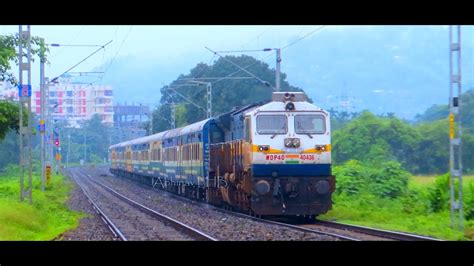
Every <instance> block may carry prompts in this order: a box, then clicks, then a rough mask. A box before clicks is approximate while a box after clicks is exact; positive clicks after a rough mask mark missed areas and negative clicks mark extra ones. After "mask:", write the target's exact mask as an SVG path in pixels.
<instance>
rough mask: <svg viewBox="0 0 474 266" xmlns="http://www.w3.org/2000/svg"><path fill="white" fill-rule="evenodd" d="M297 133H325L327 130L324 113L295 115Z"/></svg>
mask: <svg viewBox="0 0 474 266" xmlns="http://www.w3.org/2000/svg"><path fill="white" fill-rule="evenodd" d="M295 132H296V134H324V133H325V132H326V123H325V117H324V116H323V115H295Z"/></svg>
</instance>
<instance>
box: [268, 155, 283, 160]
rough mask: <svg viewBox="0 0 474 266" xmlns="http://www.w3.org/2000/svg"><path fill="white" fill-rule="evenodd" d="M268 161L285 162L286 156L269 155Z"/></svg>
mask: <svg viewBox="0 0 474 266" xmlns="http://www.w3.org/2000/svg"><path fill="white" fill-rule="evenodd" d="M266 159H267V161H284V160H285V155H283V154H267V156H266Z"/></svg>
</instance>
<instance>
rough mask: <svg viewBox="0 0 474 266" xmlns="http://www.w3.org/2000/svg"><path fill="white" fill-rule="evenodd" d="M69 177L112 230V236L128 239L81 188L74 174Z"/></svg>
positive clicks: (123, 239)
mask: <svg viewBox="0 0 474 266" xmlns="http://www.w3.org/2000/svg"><path fill="white" fill-rule="evenodd" d="M71 177H72V179H73V180H74V182H76V184H77V185H78V186H79V188H80V189H81V191H82V193H83V194H84V195H85V196H86V198H87V201H88V202H89V203H90V204H91V205H92V208H93V209H94V210H95V211H96V213H97V214H98V215H99V217H100V219H101V220H102V221H103V222H104V223H105V225H106V226H107V228H109V230H110V231H111V232H112V234H113V235H114V237H115V238H116V239H118V240H122V241H128V239H127V238H126V237H125V236H124V235H123V233H122V231H120V229H118V227H117V226H116V225H115V224H114V223H113V222H112V220H110V218H109V217H108V216H107V215H106V214H105V213H104V212H103V211H102V210H101V209H100V208H99V206H98V205H97V204H96V203H95V202H94V200H93V199H92V197H91V196H90V195H89V193H87V191H86V190H85V189H84V188H83V186H82V185H80V184H79V182H77V180H76V177H75V176H74V174H71Z"/></svg>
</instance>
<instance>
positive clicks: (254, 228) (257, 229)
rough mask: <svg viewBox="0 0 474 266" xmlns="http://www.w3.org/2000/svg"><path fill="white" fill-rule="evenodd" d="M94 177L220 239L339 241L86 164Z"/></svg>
mask: <svg viewBox="0 0 474 266" xmlns="http://www.w3.org/2000/svg"><path fill="white" fill-rule="evenodd" d="M80 171H82V172H83V173H88V174H89V175H90V176H91V177H92V178H95V179H96V180H100V181H102V182H103V183H104V184H106V185H108V186H110V187H112V188H113V189H115V190H116V191H118V192H120V193H121V194H124V195H125V196H127V197H129V198H131V199H133V200H135V201H137V202H140V203H141V204H143V205H146V206H147V207H149V208H152V209H155V210H156V211H158V212H160V213H163V214H165V215H168V216H170V217H172V218H174V219H177V220H179V221H181V222H183V223H185V224H187V225H189V226H192V227H194V228H196V229H198V230H201V231H203V232H205V233H207V234H209V235H211V236H213V237H215V238H217V239H218V240H230V241H242V240H256V241H271V240H277V241H288V240H300V241H308V240H309V241H337V240H338V239H337V238H335V237H331V236H327V235H320V234H316V233H309V232H301V231H299V230H296V229H291V228H287V227H284V226H279V225H273V224H267V223H262V222H258V221H254V220H251V219H247V218H242V217H238V216H235V215H231V214H228V213H224V212H220V211H217V210H213V209H211V208H206V207H203V206H201V205H198V204H194V203H192V202H186V201H181V200H179V199H175V198H173V197H170V196H169V195H168V194H167V193H165V192H163V191H160V190H157V189H152V188H151V187H150V188H146V187H144V186H141V185H139V184H136V183H134V182H132V181H130V180H127V179H123V178H117V177H114V176H112V175H111V174H110V173H109V171H108V170H107V169H104V168H96V169H91V168H85V169H84V168H83V169H80Z"/></svg>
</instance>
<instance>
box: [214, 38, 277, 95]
mask: <svg viewBox="0 0 474 266" xmlns="http://www.w3.org/2000/svg"><path fill="white" fill-rule="evenodd" d="M205 48H206V49H207V50H209V51H211V52H213V53H214V54H216V55H218V56H219V57H220V58H222V59H224V60H226V61H227V62H229V63H231V64H232V65H234V66H236V67H237V68H239V69H241V70H242V71H244V72H245V73H247V74H249V75H250V76H252V77H254V78H255V79H256V80H258V81H260V82H261V83H262V84H264V85H266V86H268V87H271V88H272V89H275V88H274V87H273V86H272V85H271V84H270V83H269V82H268V81H264V80H262V79H261V78H259V77H257V76H256V75H254V74H253V73H251V72H250V71H248V70H246V69H244V68H242V67H241V66H239V65H238V64H236V63H234V62H232V61H231V60H229V59H227V58H225V57H224V56H222V55H220V54H218V53H217V52H215V51H213V50H211V49H209V48H208V47H205Z"/></svg>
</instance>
